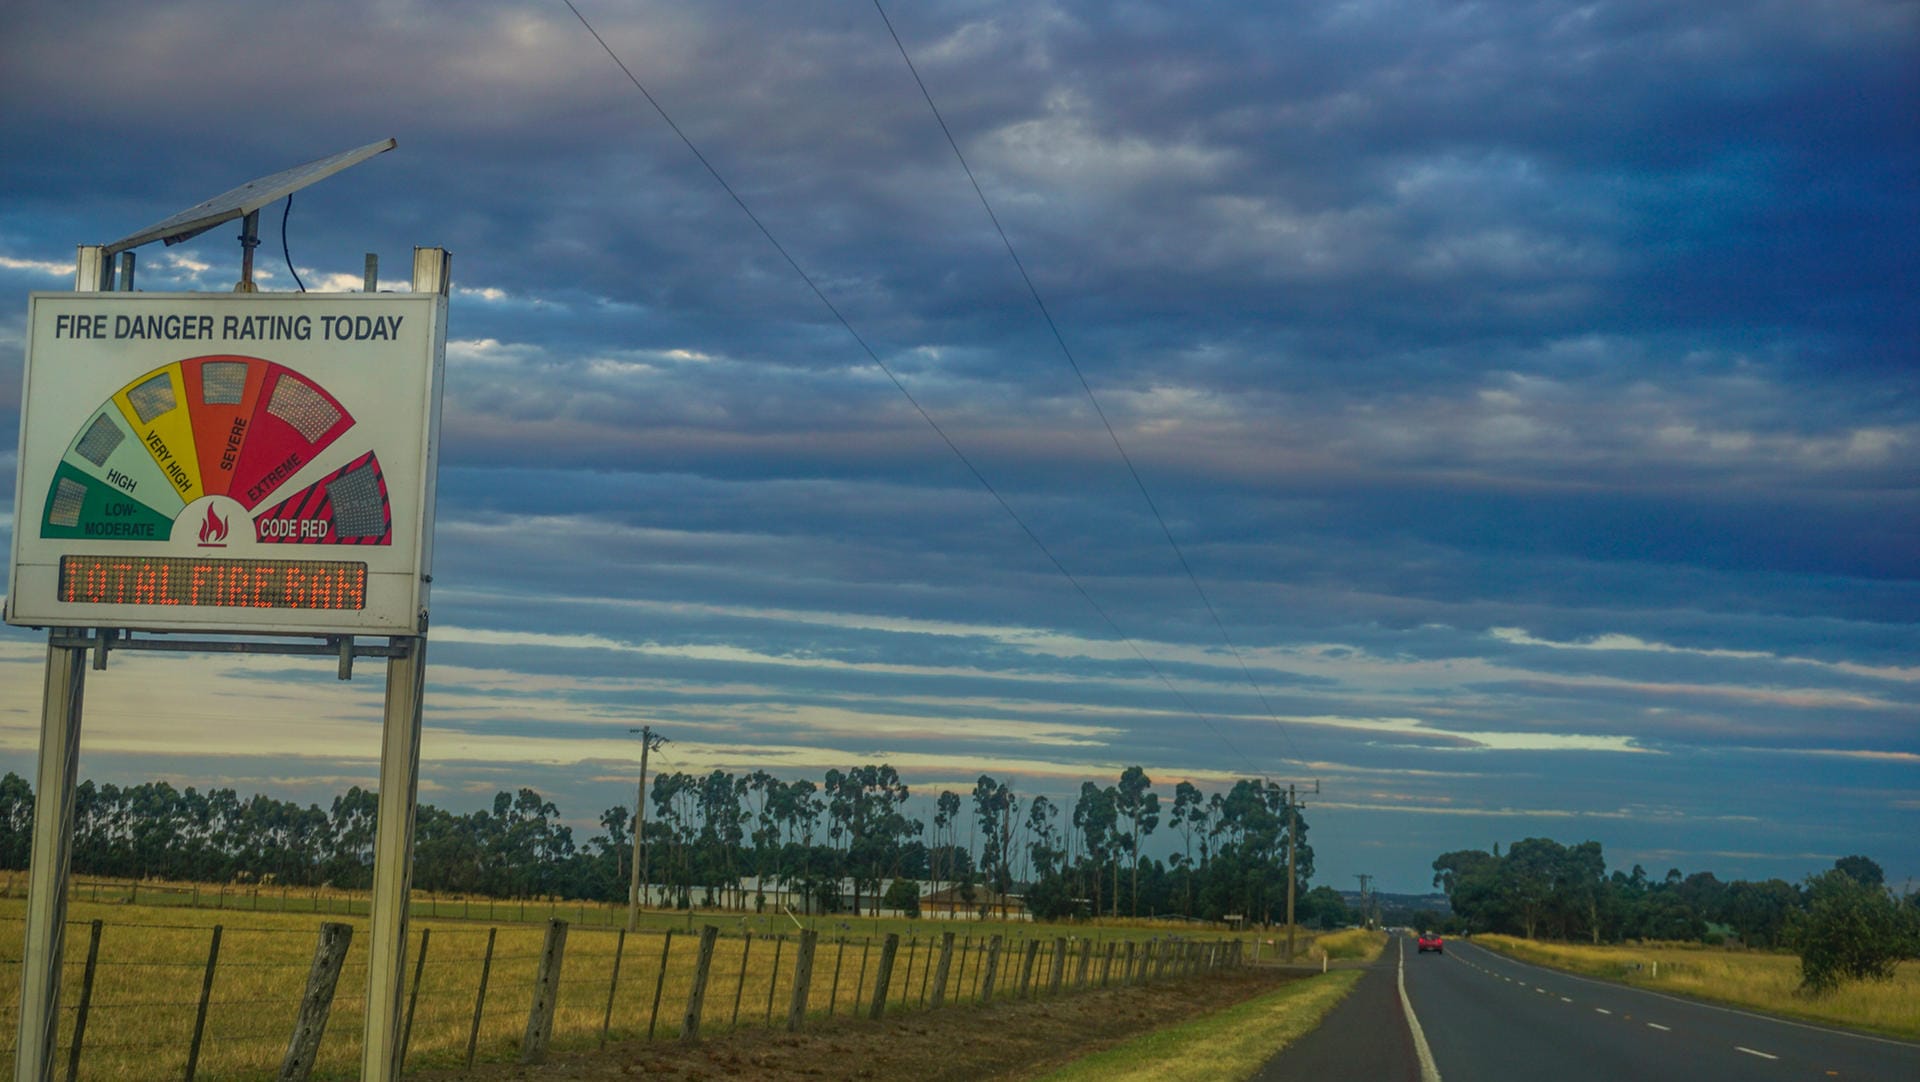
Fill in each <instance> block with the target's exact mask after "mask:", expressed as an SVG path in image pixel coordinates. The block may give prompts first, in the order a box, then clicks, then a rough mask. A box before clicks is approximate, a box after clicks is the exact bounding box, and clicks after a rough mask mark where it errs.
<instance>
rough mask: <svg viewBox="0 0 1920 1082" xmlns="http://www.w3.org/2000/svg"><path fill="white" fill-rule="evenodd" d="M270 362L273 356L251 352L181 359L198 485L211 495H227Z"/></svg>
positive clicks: (249, 430)
mask: <svg viewBox="0 0 1920 1082" xmlns="http://www.w3.org/2000/svg"><path fill="white" fill-rule="evenodd" d="M270 367H271V365H270V362H267V361H262V360H259V359H256V358H253V357H218V356H216V357H195V358H193V359H192V360H189V361H184V362H182V364H181V375H182V377H183V378H184V381H185V383H186V391H187V406H188V412H189V413H190V414H191V415H192V417H193V442H194V447H195V450H196V451H197V452H198V454H199V460H200V486H201V488H202V489H203V490H204V491H205V492H206V494H207V495H209V496H225V495H226V494H227V490H228V489H229V488H230V487H232V485H233V477H234V467H235V466H237V465H238V464H239V462H240V451H241V449H242V448H243V447H245V446H246V443H247V436H248V435H249V433H250V432H251V429H250V427H249V426H250V423H251V419H252V417H253V412H254V407H255V406H256V405H257V404H258V403H259V400H260V388H261V387H262V385H264V384H265V383H266V374H267V370H268V368H270Z"/></svg>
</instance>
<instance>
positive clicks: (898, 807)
mask: <svg viewBox="0 0 1920 1082" xmlns="http://www.w3.org/2000/svg"><path fill="white" fill-rule="evenodd" d="M911 796H912V793H911V791H910V789H909V787H908V785H907V784H906V782H905V781H903V780H902V779H901V778H900V776H899V774H898V773H897V772H896V771H895V770H894V768H893V767H891V766H888V765H885V764H878V765H875V764H867V765H862V766H857V767H853V768H851V769H848V770H845V771H842V770H829V771H827V772H826V773H825V774H824V775H823V776H822V777H821V778H820V779H819V780H818V781H815V780H814V779H811V778H800V779H796V780H791V781H789V780H784V779H781V778H778V777H775V776H773V775H771V774H769V773H767V772H765V771H754V772H752V773H748V774H734V773H730V772H727V771H720V770H716V771H712V772H710V773H707V774H690V773H680V772H668V773H664V774H661V775H660V776H658V777H657V778H655V779H653V780H652V783H651V784H650V785H649V787H648V793H647V798H648V805H649V809H648V815H647V817H646V820H645V834H644V836H643V840H644V842H645V844H644V845H643V846H642V847H641V860H642V861H643V867H642V871H643V872H644V873H645V879H646V880H647V882H648V883H650V884H651V885H652V886H653V893H654V896H655V897H659V896H661V895H662V894H663V893H664V894H665V895H666V896H668V897H670V898H671V899H672V900H673V902H674V903H675V904H677V905H680V906H693V905H701V906H733V907H737V908H749V907H752V906H754V905H757V904H763V902H764V898H762V897H748V896H747V892H748V890H749V889H750V888H748V887H744V886H743V885H742V884H743V882H745V883H754V884H759V885H760V887H759V890H764V889H766V887H767V886H774V885H777V886H782V887H784V888H786V889H788V890H790V891H793V892H795V893H797V894H798V895H799V896H800V897H802V898H803V899H804V902H803V904H804V905H805V907H806V908H807V909H808V910H809V911H810V912H831V911H834V910H837V909H840V908H842V907H847V906H851V907H852V908H855V909H857V910H859V911H868V910H871V909H874V908H876V907H878V906H880V905H883V904H884V905H887V906H888V907H889V908H911V905H910V901H911V899H909V898H908V897H906V896H903V895H901V894H899V893H898V892H896V895H895V896H894V897H892V898H883V897H882V896H881V894H882V886H883V884H886V883H889V882H893V881H897V880H908V881H918V882H925V883H928V884H929V889H930V890H931V891H935V892H945V893H948V894H950V896H951V897H953V898H954V899H956V900H958V901H959V903H960V904H962V905H963V906H967V907H973V908H976V909H978V910H979V912H980V914H981V915H991V914H992V912H993V911H994V910H995V909H996V908H998V909H999V910H1001V911H1002V913H1003V914H1004V912H1005V910H1006V909H1007V908H1008V907H1009V905H1010V902H1009V896H1020V897H1021V898H1022V899H1023V901H1024V903H1025V905H1026V907H1027V908H1028V909H1029V910H1030V911H1032V912H1033V913H1034V915H1035V916H1038V917H1041V918H1043V919H1057V918H1067V917H1076V916H1081V917H1090V916H1152V915H1159V916H1166V915H1184V916H1191V917H1197V918H1202V919H1209V920H1218V919H1221V918H1222V917H1227V916H1234V915H1239V916H1242V917H1245V918H1247V919H1250V920H1259V921H1270V920H1274V919H1281V918H1283V916H1284V904H1285V899H1286V872H1287V855H1288V854H1287V844H1288V841H1289V838H1290V837H1291V840H1292V841H1293V842H1294V854H1293V856H1294V866H1295V869H1296V875H1297V877H1298V881H1297V887H1298V890H1299V893H1300V896H1301V900H1300V911H1301V916H1302V921H1303V923H1315V922H1319V923H1323V924H1324V923H1327V922H1331V921H1344V920H1345V919H1346V913H1345V909H1344V906H1342V905H1340V902H1339V898H1338V896H1337V895H1336V894H1335V893H1334V892H1332V891H1331V890H1328V889H1326V888H1320V889H1319V890H1316V891H1312V892H1309V891H1308V890H1307V885H1308V882H1309V881H1310V880H1311V878H1312V876H1313V849H1312V846H1311V845H1309V844H1307V842H1306V833H1307V823H1306V820H1305V819H1304V817H1302V816H1301V815H1300V814H1299V810H1298V809H1297V808H1289V806H1288V803H1287V794H1286V791H1285V790H1284V789H1283V788H1281V787H1280V786H1278V785H1275V784H1273V783H1271V782H1262V781H1255V780H1252V779H1246V780H1241V781H1238V782H1235V783H1234V784H1233V785H1232V786H1231V787H1230V788H1228V789H1227V790H1225V791H1224V792H1212V793H1208V792H1203V791H1202V790H1201V789H1200V788H1199V787H1197V786H1195V785H1194V784H1192V783H1191V782H1188V781H1181V782H1179V783H1178V784H1177V785H1175V786H1174V788H1173V791H1172V792H1171V794H1168V795H1167V798H1166V799H1164V800H1163V799H1162V794H1161V793H1159V792H1157V791H1156V790H1155V788H1154V784H1153V781H1152V779H1151V778H1149V777H1148V775H1147V773H1146V771H1145V770H1144V769H1142V768H1141V767H1138V766H1133V767H1128V768H1127V769H1125V770H1124V771H1122V772H1121V774H1120V775H1119V777H1118V778H1117V779H1115V780H1114V782H1113V783H1111V784H1106V785H1102V784H1099V783H1096V782H1093V781H1087V782H1084V783H1083V784H1082V785H1081V787H1080V790H1079V792H1078V794H1077V796H1076V798H1075V799H1074V800H1073V801H1072V802H1071V804H1065V803H1063V802H1059V801H1056V800H1055V799H1053V798H1051V797H1049V796H1047V795H1045V794H1040V793H1035V794H1031V795H1028V794H1022V793H1019V792H1017V791H1016V790H1015V789H1014V788H1013V786H1012V785H1011V784H1009V783H1008V782H1005V781H1001V780H998V779H996V778H994V777H992V776H990V775H986V774H982V775H980V776H979V778H978V780H977V781H976V782H975V784H974V786H973V788H972V789H971V790H970V791H967V792H965V793H962V792H956V791H953V790H942V791H941V792H939V793H938V794H936V795H934V796H933V798H932V800H931V804H930V807H929V808H927V809H925V810H929V811H931V815H930V816H925V817H921V816H916V815H913V814H911V813H910V812H909V800H910V797H911ZM377 808H378V798H377V796H376V794H375V793H374V792H373V791H372V790H368V789H362V788H360V787H358V786H355V787H353V788H351V789H349V790H348V791H347V792H346V793H344V794H342V795H339V796H336V797H334V798H333V800H332V801H331V804H330V805H329V806H328V807H326V808H322V807H321V806H320V805H318V804H309V805H306V806H304V807H302V806H301V805H299V804H298V803H295V802H291V801H283V800H277V799H275V798H273V797H269V796H265V795H263V794H254V795H253V796H250V797H245V798H243V797H241V796H240V795H239V794H238V792H237V791H235V790H233V789H230V788H214V789H208V790H206V791H200V790H198V789H195V788H193V787H191V786H190V787H187V788H185V789H176V788H175V787H174V786H172V785H171V784H169V783H167V782H164V781H154V782H146V783H143V784H140V785H133V786H127V787H120V786H116V785H112V784H95V783H94V782H92V781H91V780H89V781H85V782H82V783H81V784H80V785H79V786H78V787H77V789H76V793H75V816H74V839H73V867H74V870H75V871H78V872H81V873H83V874H93V875H108V876H116V877H124V878H158V879H173V880H191V881H198V882H234V881H251V882H274V883H280V884H285V885H288V886H296V887H317V886H331V887H336V888H341V889H365V888H367V887H368V886H370V885H371V882H372V867H373V840H374V819H375V814H376V811H377ZM32 819H33V793H32V789H31V786H30V785H29V784H28V783H27V781H26V780H25V779H23V778H21V777H20V776H19V775H17V774H13V773H9V774H7V775H6V776H5V777H4V778H0V866H4V867H6V868H10V869H22V868H25V867H26V865H27V861H28V856H29V851H30V848H31V839H32ZM598 822H599V825H600V827H601V828H602V830H601V832H600V833H598V834H595V835H594V836H592V837H590V838H588V839H586V840H585V841H584V842H578V841H576V840H575V838H574V831H573V828H572V827H570V826H568V825H567V824H566V823H565V821H564V820H563V818H562V816H561V814H560V811H559V809H558V808H557V807H556V806H555V805H554V804H553V803H552V802H551V801H549V800H547V799H546V798H545V797H543V796H541V795H540V794H539V793H538V792H536V791H535V790H533V789H528V788H522V789H520V790H518V791H517V792H500V793H498V794H496V795H495V797H494V799H493V801H492V803H491V805H490V806H489V807H487V808H484V809H482V810H479V811H475V812H471V813H467V814H459V813H454V812H448V811H443V810H441V809H439V808H436V807H434V806H433V805H431V804H424V803H423V804H420V805H419V807H418V811H417V820H416V827H415V848H414V884H415V886H416V887H418V888H419V889H422V890H426V891H431V892H441V893H463V894H474V895H489V896H494V897H502V898H526V897H564V898H576V899H585V900H599V901H619V900H623V899H625V898H626V896H627V884H628V878H629V873H630V871H631V865H629V864H628V863H627V861H628V860H629V859H631V856H632V852H633V850H632V845H631V841H632V828H633V822H634V820H633V813H632V811H631V810H630V809H629V808H627V807H624V806H619V805H616V806H614V807H611V808H608V809H606V810H605V811H604V812H602V813H601V815H600V816H599V819H598ZM1163 827H1164V829H1165V833H1163V834H1160V837H1161V838H1162V840H1163V844H1162V845H1161V846H1160V848H1161V849H1163V850H1165V851H1167V855H1166V856H1165V858H1164V859H1163V858H1160V857H1156V856H1154V855H1152V854H1150V853H1148V852H1147V843H1148V842H1149V841H1150V840H1151V839H1152V838H1154V836H1155V835H1156V833H1159V832H1160V831H1161V830H1162V828H1163ZM1169 835H1171V837H1169ZM849 885H850V886H851V888H852V897H851V898H848V897H846V890H845V888H846V887H847V886H849ZM907 889H908V890H909V891H912V892H914V893H917V891H915V890H914V888H912V887H911V886H909V887H908V888H907ZM1322 910H1324V912H1322Z"/></svg>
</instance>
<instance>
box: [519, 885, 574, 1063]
mask: <svg viewBox="0 0 1920 1082" xmlns="http://www.w3.org/2000/svg"><path fill="white" fill-rule="evenodd" d="M566 955H567V922H566V921H564V920H561V919H560V918H558V917H549V918H547V942H546V946H544V947H543V948H541V951H540V970H539V972H538V973H537V974H536V975H535V976H534V978H533V1003H532V1004H531V1005H530V1006H529V1007H528V1008H527V1031H526V1034H525V1035H524V1036H522V1037H521V1038H520V1062H521V1063H545V1062H546V1060H547V1042H548V1041H549V1040H551V1039H552V1037H553V1009H554V1008H555V1007H557V1006H559V1002H560V967H561V964H562V963H563V962H564V961H565V960H566Z"/></svg>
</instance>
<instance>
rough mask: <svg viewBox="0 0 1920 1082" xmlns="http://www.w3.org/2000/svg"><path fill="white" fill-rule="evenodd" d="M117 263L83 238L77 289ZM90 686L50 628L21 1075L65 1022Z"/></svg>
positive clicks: (78, 642)
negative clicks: (83, 727) (77, 805)
mask: <svg viewBox="0 0 1920 1082" xmlns="http://www.w3.org/2000/svg"><path fill="white" fill-rule="evenodd" d="M111 265H112V264H111V260H110V259H109V258H108V256H107V252H106V249H105V248H103V247H101V246H99V245H97V244H83V245H80V247H79V250H78V251H77V252H76V253H75V256H74V276H73V277H74V281H73V288H74V289H75V290H77V291H79V292H83V293H84V292H92V291H94V290H97V289H100V288H102V287H103V286H105V285H106V284H107V282H108V279H107V271H108V268H109V267H110V266H111ZM17 502H18V501H17V500H16V503H17ZM18 528H19V527H18V525H17V524H16V526H15V529H18ZM86 690H87V640H86V638H85V637H84V636H75V635H73V634H72V633H71V632H61V631H58V630H56V631H51V632H49V633H48V634H47V671H46V687H45V689H44V690H43V691H42V692H41V696H40V761H39V764H38V766H37V767H36V769H35V774H34V784H33V852H32V856H31V857H30V863H29V865H28V868H29V871H28V874H27V919H26V929H25V932H24V935H25V939H24V941H23V943H22V944H21V955H20V1033H19V1039H18V1040H17V1041H16V1042H15V1043H14V1057H13V1077H14V1080H15V1082H46V1080H50V1079H52V1078H53V1053H54V1048H55V1043H56V1040H55V1039H56V1037H57V1036H58V1029H59V1022H60V1010H59V1007H60V965H61V962H62V960H63V957H64V955H65V952H66V938H67V934H66V933H67V875H68V872H69V871H70V870H71V869H72V866H73V804H74V796H73V791H74V784H75V782H76V780H77V779H78V771H79V767H80V715H81V702H82V700H83V699H84V698H85V693H86Z"/></svg>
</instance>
